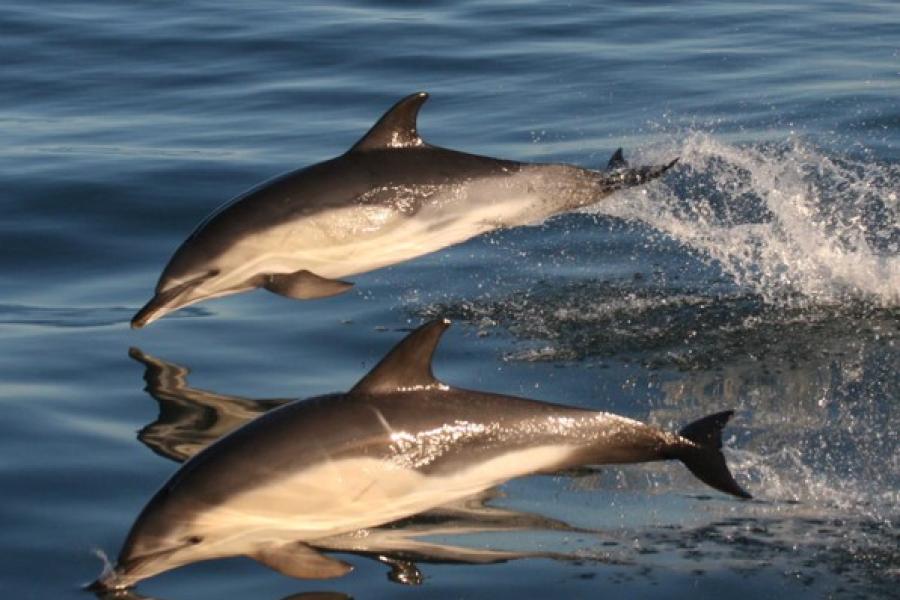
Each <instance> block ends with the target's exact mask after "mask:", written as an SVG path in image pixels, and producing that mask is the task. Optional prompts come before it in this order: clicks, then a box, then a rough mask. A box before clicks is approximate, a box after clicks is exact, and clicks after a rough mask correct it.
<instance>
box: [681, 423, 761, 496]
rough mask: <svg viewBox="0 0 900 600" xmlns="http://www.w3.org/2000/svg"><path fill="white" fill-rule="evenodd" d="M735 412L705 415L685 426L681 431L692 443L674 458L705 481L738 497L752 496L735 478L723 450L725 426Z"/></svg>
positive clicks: (684, 446)
mask: <svg viewBox="0 0 900 600" xmlns="http://www.w3.org/2000/svg"><path fill="white" fill-rule="evenodd" d="M733 414H734V411H732V410H727V411H725V412H720V413H716V414H714V415H709V416H706V417H703V418H702V419H699V420H697V421H694V422H693V423H690V424H688V425H687V426H686V427H684V428H683V429H682V430H681V431H679V432H678V435H680V436H681V437H683V438H685V439H686V440H688V441H690V442H692V443H691V444H686V445H683V446H681V447H680V448H679V449H678V450H677V451H676V453H675V458H678V459H679V460H681V462H683V463H684V465H685V466H686V467H687V468H688V469H689V470H690V471H691V473H693V474H694V475H695V476H696V477H697V479H699V480H700V481H702V482H703V483H705V484H706V485H708V486H711V487H714V488H716V489H717V490H719V491H720V492H725V493H726V494H731V495H732V496H737V497H738V498H752V496H751V495H750V494H748V493H747V492H746V491H745V490H744V489H742V488H741V486H739V485H738V483H737V482H736V481H735V480H734V476H732V474H731V471H729V470H728V465H726V464H725V456H723V454H722V428H723V427H725V424H726V423H728V420H729V419H730V418H731V416H732V415H733Z"/></svg>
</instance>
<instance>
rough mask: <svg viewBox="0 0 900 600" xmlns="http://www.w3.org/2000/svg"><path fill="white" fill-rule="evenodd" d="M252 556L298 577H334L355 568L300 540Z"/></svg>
mask: <svg viewBox="0 0 900 600" xmlns="http://www.w3.org/2000/svg"><path fill="white" fill-rule="evenodd" d="M250 558H252V559H253V560H256V561H258V562H260V563H262V564H264V565H266V566H267V567H269V568H270V569H272V570H273V571H278V572H279V573H281V574H282V575H287V576H288V577H296V578H298V579H333V578H335V577H341V576H343V575H346V574H347V573H349V572H350V571H352V570H353V565H350V564H348V563H345V562H344V561H341V560H338V559H336V558H330V557H328V556H325V555H324V554H322V553H321V552H317V551H316V550H313V549H312V548H310V547H309V546H307V545H306V544H301V543H299V542H297V543H294V544H286V545H284V546H271V547H266V548H262V549H261V550H257V551H256V552H255V553H253V554H251V555H250Z"/></svg>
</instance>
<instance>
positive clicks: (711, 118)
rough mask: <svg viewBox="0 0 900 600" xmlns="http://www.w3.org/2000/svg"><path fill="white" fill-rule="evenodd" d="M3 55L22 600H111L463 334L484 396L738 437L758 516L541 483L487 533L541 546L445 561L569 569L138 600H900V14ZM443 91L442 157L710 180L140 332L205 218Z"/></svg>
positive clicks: (630, 478)
mask: <svg viewBox="0 0 900 600" xmlns="http://www.w3.org/2000/svg"><path fill="white" fill-rule="evenodd" d="M0 56H2V60H0V82H2V85H0V139H2V142H0V173H2V178H0V182H2V183H0V208H2V214H3V218H2V219H0V248H2V252H0V406H2V417H0V490H2V491H0V595H2V597H3V598H10V599H12V598H15V599H26V598H39V599H45V598H54V599H84V598H90V597H92V596H91V593H90V592H87V591H84V590H83V589H82V586H83V585H84V584H86V583H88V582H90V581H91V580H93V579H94V578H95V577H96V576H97V575H98V574H99V573H100V571H101V570H102V568H103V560H102V556H103V555H108V556H110V557H115V555H116V554H117V553H118V550H119V548H120V546H121V544H122V542H123V540H124V537H125V535H126V533H127V532H128V529H129V527H130V525H131V523H132V522H133V520H134V519H135V518H136V517H137V515H138V512H139V511H140V509H141V508H142V506H143V505H144V504H145V503H146V502H147V500H148V499H149V498H150V496H151V495H152V494H153V493H154V491H155V490H156V489H157V488H158V487H159V486H160V485H161V484H162V483H163V482H164V481H165V480H166V478H168V477H169V476H170V475H171V474H172V473H173V472H174V471H175V469H176V468H177V462H176V460H180V459H183V456H182V455H183V454H184V453H185V452H188V453H189V452H190V451H191V449H192V448H194V449H196V447H198V445H199V446H202V445H203V444H204V443H208V442H209V441H211V440H212V439H215V437H217V436H218V435H220V434H221V431H220V430H217V429H216V427H218V426H221V427H225V428H226V429H227V427H226V426H228V427H230V426H236V424H239V423H240V422H243V421H244V420H246V419H249V418H250V417H251V416H253V415H255V414H259V413H261V412H264V411H265V410H267V409H268V408H271V407H272V406H275V405H277V404H279V403H280V402H282V401H284V400H286V399H290V398H302V397H307V396H311V395H315V394H320V393H324V392H329V391H336V390H345V389H347V388H349V387H350V386H352V385H353V384H354V383H355V382H356V381H357V380H358V379H359V378H360V377H361V376H362V375H363V374H364V373H365V372H366V371H367V369H368V368H370V367H371V366H373V365H374V363H375V362H376V361H377V360H378V359H379V358H380V357H381V356H382V355H383V354H384V353H385V352H386V351H387V350H388V349H389V348H390V347H391V346H392V345H393V344H394V343H395V342H397V341H398V340H399V339H400V338H401V337H402V336H403V335H404V334H405V332H407V331H409V330H410V329H411V328H413V327H415V326H417V325H418V324H420V323H422V322H423V321H424V320H425V319H428V318H431V317H435V316H447V317H450V318H451V319H453V321H454V325H453V327H452V328H451V329H450V331H449V332H448V333H447V335H446V336H445V338H444V341H443V343H442V345H441V347H440V349H439V351H438V354H437V356H436V361H435V371H436V373H437V375H438V376H439V377H441V378H442V379H443V380H445V381H447V382H449V383H451V384H454V385H458V386H463V387H469V388H476V389H482V390H490V391H496V392H501V393H510V394H520V395H526V396H529V397H532V398H537V399H541V400H546V401H551V402H559V403H565V404H571V405H577V406H583V407H590V408H595V409H600V410H610V411H613V412H616V413H619V414H623V415H627V416H630V417H634V418H637V419H641V420H645V421H648V422H650V423H653V424H656V425H659V426H662V427H666V428H673V429H675V428H678V427H679V426H681V425H683V424H685V423H687V422H689V421H691V420H693V419H695V418H698V417H700V416H703V415H705V414H708V413H712V412H717V411H720V410H725V409H734V410H735V411H736V416H735V418H734V420H733V421H732V423H731V424H730V425H729V426H728V428H727V429H726V436H725V437H726V439H725V445H726V449H725V452H726V455H727V457H728V460H729V462H730V464H731V465H732V468H733V470H734V472H735V474H736V477H737V478H738V480H739V481H740V482H741V483H742V485H744V486H745V487H746V488H747V489H749V490H750V491H751V492H752V493H753V494H754V496H755V499H754V500H752V501H747V502H743V501H739V500H736V499H732V498H730V497H725V496H724V495H722V494H719V493H716V492H715V491H713V490H710V489H708V488H706V487H704V486H703V484H701V483H699V482H698V481H697V480H695V479H694V478H693V477H692V476H691V475H690V474H689V473H688V472H687V470H686V469H684V468H683V467H682V466H681V465H679V464H670V463H666V464H653V465H636V466H629V467H622V468H604V469H603V470H601V471H600V472H594V471H591V472H584V473H570V474H564V475H559V476H540V477H530V478H525V479H521V480H516V481H513V482H510V483H508V484H505V485H503V486H501V487H500V488H498V489H497V490H494V491H492V492H491V494H490V495H489V496H488V497H485V498H481V499H479V500H478V503H479V506H478V507H476V508H477V510H476V512H478V511H481V513H484V512H485V511H487V512H489V513H490V514H492V515H495V514H499V515H503V518H501V519H499V520H498V522H501V523H510V522H513V521H514V522H516V523H518V524H519V525H521V526H519V527H509V528H504V527H493V528H491V527H487V526H486V525H485V526H484V531H475V532H474V533H473V532H469V533H467V534H466V535H455V534H453V532H452V531H451V532H450V533H448V532H447V531H444V530H440V528H438V530H435V531H430V532H429V531H428V528H427V527H424V532H425V534H429V533H430V536H426V537H427V539H428V540H430V541H432V542H435V541H436V543H437V542H439V543H442V544H453V545H456V546H469V547H472V548H491V549H502V550H508V551H511V552H521V553H527V552H540V553H543V554H545V555H553V556H554V558H546V557H544V558H522V559H521V560H510V561H508V562H504V563H499V564H489V565H467V564H453V563H447V562H441V561H430V562H429V561H423V562H421V563H419V564H418V568H419V570H420V572H421V576H422V582H421V584H420V585H401V584H399V583H396V582H394V581H392V580H391V577H388V575H391V573H392V571H391V569H390V568H389V566H388V565H386V564H382V563H380V562H377V561H375V560H370V559H369V558H366V557H363V556H357V555H351V554H343V555H339V557H340V558H342V559H344V560H347V561H349V562H351V563H352V564H353V565H355V567H356V569H355V570H354V571H353V572H352V573H351V574H350V575H348V576H346V577H343V578H341V579H335V580H328V581H302V580H294V579H289V578H287V577H284V576H282V575H279V574H277V573H274V572H273V571H270V570H268V569H266V568H265V567H263V566H260V565H259V564H257V563H255V562H253V561H251V560H249V559H245V558H235V559H228V560H219V561H211V562H205V563H198V564H194V565H190V566H187V567H184V568H182V569H179V570H175V571H170V572H168V573H165V574H162V575H160V576H158V577H155V578H152V579H150V580H147V581H145V582H142V583H141V584H140V585H139V586H138V587H137V589H136V590H135V591H134V592H132V593H131V594H130V596H128V597H131V598H154V599H158V600H176V599H191V600H201V599H212V598H215V599H232V598H233V599H238V598H240V599H244V598H259V599H264V600H280V599H287V598H291V599H293V600H299V599H301V598H308V599H311V598H344V597H348V596H351V597H354V598H359V599H367V598H492V599H502V598H532V597H534V598H543V597H559V598H569V597H571V598H598V597H604V596H615V597H627V598H691V599H696V598H707V597H708V598H713V597H715V598H723V597H727V598H735V599H737V598H759V597H790V598H798V599H799V598H821V597H834V598H853V597H860V598H877V597H888V596H891V595H892V594H896V589H897V586H898V585H900V530H898V522H900V452H898V435H900V434H898V431H900V368H898V367H900V220H898V214H900V199H898V196H900V4H898V3H897V2H892V1H884V2H877V1H860V2H812V1H810V2H760V1H754V2H696V1H688V2H582V1H579V0H576V1H574V2H567V3H554V2H527V1H526V2H508V1H502V0H463V1H461V2H445V1H436V2H428V3H417V2H400V1H398V2H370V3H344V2H335V3H277V2H268V1H260V2H254V3H221V2H208V1H193V0H188V1H184V2H168V1H166V2H152V3H150V2H146V3H124V2H109V3H103V2H81V1H77V0H76V1H70V0H67V1H55V0H47V1H43V2H25V1H23V0H6V1H5V2H3V3H2V4H0ZM419 90H425V91H428V92H430V93H431V100H429V102H428V103H427V105H426V106H425V107H424V108H423V110H422V113H421V115H420V119H419V130H420V132H421V133H422V135H423V136H424V137H425V139H426V140H428V141H429V142H431V143H433V144H437V145H441V146H445V147H451V148H455V149H460V150H465V151H469V152H473V153H479V154H488V155H493V156H498V157H503V158H510V159H516V160H534V161H564V162H570V163H574V164H578V165H582V166H588V167H597V168H600V167H603V166H604V165H605V164H606V161H607V160H608V158H609V156H610V154H612V152H613V151H614V150H615V149H616V148H617V147H619V146H621V147H624V148H625V152H626V156H627V157H628V158H629V160H630V161H631V162H632V163H634V164H644V163H657V162H661V161H666V160H670V159H672V158H674V157H676V156H679V157H680V162H679V163H678V165H677V167H676V168H675V169H673V171H672V172H671V173H669V174H667V175H666V176H665V177H664V178H663V179H662V180H661V181H658V182H655V183H653V184H651V185H647V186H645V187H642V188H639V189H634V190H630V191H628V192H623V193H618V194H616V195H614V196H611V197H609V198H606V199H604V200H602V201H601V202H599V203H598V204H597V205H595V206H592V207H590V208H589V209H588V210H584V211H582V212H581V213H579V214H570V215H565V216H561V217H557V218H553V219H549V220H547V221H546V222H543V223H538V224H535V226H532V227H524V228H518V229H513V230H505V231H499V232H496V233H492V234H489V235H484V236H481V237H478V238H475V239H472V240H470V241H469V242H467V243H464V244H461V245H459V246H456V247H452V248H447V249H445V250H442V251H440V252H437V253H434V254H432V255H428V256H425V257H422V258H420V259H418V260H414V261H411V262H408V263H405V264H401V265H397V266H394V267H391V268H386V269H382V270H379V271H376V272H372V273H368V274H365V275H361V276H358V277H355V278H353V280H354V282H355V284H356V285H355V287H354V289H353V290H352V291H351V292H350V293H348V294H345V295H343V296H338V297H334V298H330V299H324V300H317V301H308V302H298V301H291V300H287V299H284V298H281V297H278V296H275V295H273V294H269V293H266V292H263V291H257V292H253V293H247V294H241V295H238V296H233V297H230V298H225V299H220V300H214V301H209V302H205V303H202V304H199V305H196V306H195V307H191V308H188V309H185V310H183V311H180V312H179V313H177V314H173V315H170V316H168V317H166V318H164V319H162V320H161V321H159V322H156V323H153V324H152V325H150V326H149V327H147V328H146V329H143V330H140V331H133V330H131V329H130V328H129V326H128V321H129V319H130V318H131V316H132V315H133V314H134V312H135V311H136V310H137V309H138V308H139V307H140V306H141V305H142V304H143V303H144V302H146V301H147V300H148V299H149V297H150V296H151V293H152V290H153V287H154V285H155V283H156V279H157V277H158V275H159V273H160V271H161V270H162V268H163V266H164V265H165V264H166V261H167V260H168V258H169V257H170V255H171V253H172V252H173V251H174V249H175V248H176V247H177V245H178V244H179V243H180V242H181V241H182V240H183V239H184V238H185V237H186V236H187V235H188V234H189V233H190V232H191V230H192V229H193V228H194V226H195V225H196V224H197V223H198V222H199V221H200V220H201V219H202V218H203V217H204V216H205V215H207V214H208V213H209V212H210V211H212V210H213V209H214V208H215V207H217V206H219V205H220V204H222V203H223V202H225V201H227V200H228V199H230V198H232V197H234V196H236V195H238V194H239V193H241V192H242V191H244V190H245V189H247V188H249V187H251V186H253V185H255V184H256V183H259V182H260V181H262V180H264V179H266V178H269V177H271V176H273V175H276V174H279V173H281V172H284V171H287V170H290V169H293V168H296V167H299V166H303V165H307V164H312V163H315V162H318V161H320V160H324V159H326V158H330V157H332V156H335V155H337V154H340V153H342V152H344V151H345V150H346V149H347V148H348V147H349V146H350V145H351V144H353V143H354V142H355V141H356V140H357V139H358V137H359V136H361V135H362V133H363V132H364V131H365V130H366V129H367V128H368V127H369V126H370V125H371V124H372V123H373V122H374V121H375V119H377V118H378V117H379V116H380V115H381V113H382V112H383V111H384V110H385V109H386V108H387V107H388V106H390V105H391V104H392V103H393V102H394V101H396V100H397V99H399V98H401V97H402V96H404V95H406V94H409V93H412V92H415V91H419ZM188 371H189V374H188ZM145 388H146V389H145ZM265 399H269V400H265ZM272 399H281V400H272ZM235 407H239V408H240V410H237V411H235V410H231V409H234V408H235ZM229 410H230V411H231V412H229ZM228 419H232V420H231V421H229V420H228ZM179 457H181V458H179ZM510 515H512V517H510ZM507 518H509V519H511V520H509V521H505V520H504V519H507ZM489 520H490V519H487V520H485V519H482V520H481V523H482V525H484V522H486V521H489ZM523 523H524V525H522V524H523ZM426 525H427V524H426ZM476 529H477V528H476ZM467 531H468V530H467ZM396 575H397V573H396V569H395V571H394V572H393V575H392V577H393V579H398V577H397V576H396ZM317 594H318V595H317ZM894 597H896V596H894Z"/></svg>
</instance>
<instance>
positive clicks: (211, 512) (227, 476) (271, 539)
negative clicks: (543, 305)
mask: <svg viewBox="0 0 900 600" xmlns="http://www.w3.org/2000/svg"><path fill="white" fill-rule="evenodd" d="M448 326H449V321H447V320H443V319H438V320H434V321H431V322H429V323H426V324H425V325H423V326H421V327H420V328H418V329H417V330H415V331H414V332H412V333H411V334H410V335H408V336H407V337H406V338H405V339H403V340H402V341H401V342H400V343H399V344H398V345H397V346H396V347H395V348H393V349H392V350H391V351H390V352H389V353H388V354H387V355H386V356H385V357H384V358H383V359H382V360H381V361H380V362H379V363H378V364H377V365H376V366H375V367H374V368H373V369H372V370H371V371H370V372H369V373H368V374H367V375H366V376H365V377H363V378H362V379H361V380H360V381H359V382H358V383H357V384H356V385H355V386H354V387H353V388H352V389H351V390H350V391H348V392H345V393H335V394H328V395H324V396H318V397H314V398H310V399H307V400H299V401H295V402H291V403H289V404H285V405H283V406H281V407H278V408H275V409H273V410H270V411H268V412H266V413H265V414H263V415H261V416H259V417H257V418H255V419H253V420H252V421H250V422H249V423H247V424H246V425H244V426H242V427H240V428H238V429H236V430H234V431H233V432H231V433H229V434H228V435H226V436H224V437H222V438H221V439H219V440H218V441H216V442H214V443H212V444H210V445H209V446H207V447H205V448H204V449H202V450H200V451H199V452H198V453H197V454H196V455H194V456H193V457H192V458H190V459H189V460H187V461H186V462H185V463H184V464H183V465H182V466H181V468H180V469H179V470H178V471H177V472H176V473H175V474H174V475H173V476H172V477H171V479H169V480H168V482H166V483H165V484H164V485H163V487H162V488H161V489H160V490H159V491H158V492H157V493H156V494H155V495H154V496H153V497H152V499H151V500H150V501H149V502H148V504H147V505H146V506H145V507H144V509H143V510H142V512H141V513H140V515H139V516H138V518H137V520H136V521H135V523H134V525H133V526H132V528H131V531H130V532H129V534H128V536H127V538H126V540H125V543H124V545H123V547H122V549H121V552H120V553H119V556H118V559H117V562H116V566H115V568H112V569H110V570H108V571H107V572H106V573H104V574H103V575H101V577H100V578H99V579H98V580H97V581H96V582H95V584H94V588H98V589H120V588H128V587H131V586H133V585H135V584H136V583H137V582H138V581H140V580H142V579H145V578H148V577H152V576H154V575H156V574H158V573H162V572H164V571H167V570H169V569H173V568H175V567H178V566H182V565H186V564H190V563H193V562H197V561H201V560H210V559H215V558H222V557H227V556H238V555H244V556H249V557H252V558H254V559H256V560H257V561H259V562H261V563H263V564H265V565H267V566H269V567H271V568H272V569H274V570H276V571H278V572H280V573H283V574H286V575H290V576H293V577H300V578H329V577H337V576H340V575H344V574H346V573H347V572H349V571H350V570H351V569H352V567H351V565H350V564H348V563H346V562H343V561H341V560H338V559H335V558H332V557H328V556H326V555H325V554H323V553H321V552H319V551H317V550H316V549H315V545H316V542H317V541H319V540H327V539H333V538H335V537H337V536H341V535H345V534H348V533H350V532H353V531H357V530H360V529H365V528H369V527H375V526H378V525H381V524H385V523H390V522H393V521H397V520H400V519H404V518H408V517H410V516H412V515H416V514H419V513H422V512H424V511H428V510H430V509H433V508H435V507H438V506H442V505H445V504H447V503H451V502H454V501H457V500H460V499H463V498H466V497H469V496H472V495H475V494H478V493H480V492H483V491H485V490H488V489H490V488H492V487H494V486H496V485H499V484H500V483H503V482H505V481H507V480H509V479H512V478H515V477H521V476H525V475H530V474H535V473H553V472H557V471H559V470H562V469H570V468H573V467H577V466H580V465H602V464H612V463H638V462H647V461H658V460H669V459H677V460H680V461H681V462H683V463H684V464H685V465H686V466H687V468H688V469H689V470H690V471H691V472H692V473H693V474H694V475H696V476H697V477H698V478H699V479H700V480H701V481H703V482H705V483H706V484H708V485H710V486H712V487H713V488H715V489H717V490H720V491H722V492H725V493H728V494H732V495H734V496H737V497H740V498H749V497H750V495H749V494H748V493H747V492H745V491H744V490H743V489H742V488H741V487H740V486H739V485H738V484H737V483H736V482H735V480H734V478H733V477H732V475H731V473H730V472H729V470H728V467H727V465H726V464H725V458H724V456H723V455H722V453H721V450H720V448H721V431H722V428H723V427H724V426H725V424H726V422H727V421H728V419H729V418H730V417H731V415H732V412H731V411H727V412H721V413H718V414H714V415H710V416H707V417H704V418H702V419H700V420H698V421H695V422H693V423H691V424H689V425H687V426H686V427H684V428H683V429H682V430H681V431H680V432H678V433H677V434H676V433H671V432H667V431H663V430H660V429H657V428H655V427H652V426H649V425H646V424H643V423H641V422H639V421H635V420H632V419H629V418H626V417H622V416H617V415H614V414H610V413H606V412H597V411H593V410H587V409H583V408H575V407H568V406H563V405H559V404H551V403H547V402H540V401H536V400H529V399H525V398H517V397H513V396H505V395H501V394H494V393H486V392H479V391H471V390H465V389H460V388H455V387H451V386H449V385H447V384H445V383H443V382H441V381H439V380H437V379H436V378H435V377H434V375H433V373H432V368H431V362H432V356H433V354H434V351H435V348H436V347H437V344H438V341H439V340H440V337H441V335H442V333H443V332H444V331H445V330H446V329H447V327H448Z"/></svg>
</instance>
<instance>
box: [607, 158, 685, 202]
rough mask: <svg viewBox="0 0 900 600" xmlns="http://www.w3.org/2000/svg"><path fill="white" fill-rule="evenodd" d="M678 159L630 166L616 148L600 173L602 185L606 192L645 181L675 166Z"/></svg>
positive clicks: (655, 177) (659, 175)
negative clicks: (662, 162) (641, 165)
mask: <svg viewBox="0 0 900 600" xmlns="http://www.w3.org/2000/svg"><path fill="white" fill-rule="evenodd" d="M677 162H678V159H677V158H676V159H675V160H673V161H671V162H669V163H666V164H664V165H653V166H648V167H631V166H629V164H628V161H626V160H625V156H624V155H623V154H622V149H621V148H619V149H618V150H616V151H615V152H614V153H613V155H612V157H611V158H610V159H609V163H608V164H607V165H606V169H607V170H606V171H605V172H603V173H602V177H603V186H604V188H605V189H606V191H608V192H612V191H615V190H619V189H622V188H626V187H633V186H636V185H641V184H642V183H647V182H648V181H652V180H654V179H657V178H658V177H661V176H662V174H663V173H665V172H666V171H668V170H669V169H671V168H672V167H673V166H675V163H677Z"/></svg>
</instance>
